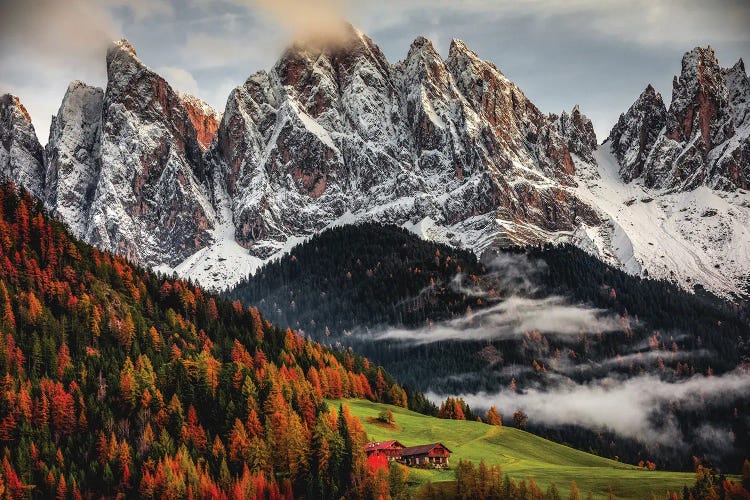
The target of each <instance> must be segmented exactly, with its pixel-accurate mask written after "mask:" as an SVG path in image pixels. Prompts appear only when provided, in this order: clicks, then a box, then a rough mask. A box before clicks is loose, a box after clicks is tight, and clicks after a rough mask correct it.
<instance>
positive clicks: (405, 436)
mask: <svg viewBox="0 0 750 500" xmlns="http://www.w3.org/2000/svg"><path fill="white" fill-rule="evenodd" d="M343 402H344V403H345V404H347V405H348V406H349V409H350V410H351V412H352V414H354V415H356V416H358V417H359V418H360V420H361V421H362V423H363V424H364V426H365V429H366V430H367V433H368V436H369V437H370V438H371V439H372V440H375V441H383V440H387V439H397V440H398V441H400V442H401V443H403V444H404V445H406V446H413V445H417V444H424V443H432V442H436V441H440V442H442V443H443V444H444V445H446V446H447V447H448V448H449V449H450V450H451V451H452V452H453V454H452V455H451V465H455V464H456V463H457V462H458V460H459V459H467V460H471V461H473V462H476V463H479V461H480V460H482V459H484V460H485V461H486V462H487V463H488V464H500V465H501V466H502V468H503V472H504V473H507V474H509V475H510V476H511V477H513V478H514V479H516V480H521V479H526V478H533V479H534V481H535V482H536V483H537V484H539V485H540V486H541V487H542V489H543V490H544V489H546V488H547V486H548V485H549V484H550V483H555V484H556V485H557V487H558V489H559V490H560V492H561V493H562V494H563V496H564V497H567V495H568V487H569V485H570V483H571V481H573V480H575V481H576V483H578V486H579V488H580V490H581V492H582V494H583V495H584V497H585V495H586V493H587V492H589V491H591V492H593V493H594V497H595V498H606V494H607V490H608V488H609V486H611V487H612V490H613V491H614V493H615V496H616V497H617V498H639V499H640V498H650V497H651V493H658V494H659V496H662V495H663V492H664V491H665V490H667V489H669V490H671V491H676V490H677V491H681V490H682V487H683V486H684V485H687V484H691V483H692V482H693V479H694V478H693V474H690V473H682V472H661V471H653V472H652V471H647V470H644V469H639V468H637V467H634V466H631V465H626V464H622V463H620V462H615V461H612V460H608V459H605V458H601V457H598V456H595V455H591V454H589V453H585V452H582V451H579V450H576V449H573V448H569V447H567V446H562V445H559V444H556V443H553V442H551V441H548V440H546V439H542V438H540V437H538V436H535V435H533V434H529V433H527V432H524V431H520V430H518V429H514V428H511V427H493V426H490V425H486V424H482V423H479V422H467V421H455V420H442V419H438V418H434V417H428V416H425V415H420V414H419V413H414V412H411V411H408V410H405V409H403V408H397V407H395V406H388V405H383V404H379V403H372V402H370V401H363V400H356V399H352V400H345V401H343ZM329 403H330V404H332V405H336V406H338V404H339V402H338V401H331V402H329ZM386 407H387V408H390V409H391V410H393V412H394V414H395V423H396V428H389V427H386V426H383V425H382V424H377V423H375V422H374V421H373V418H374V417H376V416H377V414H378V413H379V412H380V411H382V410H383V409H384V408H386ZM410 477H411V479H412V480H414V481H415V482H416V483H425V482H427V481H432V482H438V481H451V480H453V471H452V470H448V471H435V470H420V469H412V473H411V476H410Z"/></svg>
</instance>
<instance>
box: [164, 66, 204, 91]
mask: <svg viewBox="0 0 750 500" xmlns="http://www.w3.org/2000/svg"><path fill="white" fill-rule="evenodd" d="M156 72H157V73H158V74H160V75H161V76H162V77H164V79H165V80H166V81H167V82H169V85H171V86H172V88H173V89H176V90H178V91H179V92H187V93H189V94H193V95H194V96H197V97H200V90H199V88H198V82H197V81H195V77H193V75H192V73H190V72H189V71H187V70H186V69H183V68H177V67H175V66H161V67H159V68H157V69H156Z"/></svg>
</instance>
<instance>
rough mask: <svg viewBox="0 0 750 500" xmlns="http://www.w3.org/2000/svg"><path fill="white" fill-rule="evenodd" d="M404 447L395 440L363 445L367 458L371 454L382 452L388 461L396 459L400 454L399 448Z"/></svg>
mask: <svg viewBox="0 0 750 500" xmlns="http://www.w3.org/2000/svg"><path fill="white" fill-rule="evenodd" d="M404 448H405V447H404V445H403V444H401V443H399V442H398V441H396V440H391V441H378V442H375V443H367V444H366V445H365V453H367V457H368V458H369V457H371V456H373V455H381V454H382V455H385V456H386V457H387V458H388V460H389V461H390V460H398V458H399V457H400V456H401V450H403V449H404Z"/></svg>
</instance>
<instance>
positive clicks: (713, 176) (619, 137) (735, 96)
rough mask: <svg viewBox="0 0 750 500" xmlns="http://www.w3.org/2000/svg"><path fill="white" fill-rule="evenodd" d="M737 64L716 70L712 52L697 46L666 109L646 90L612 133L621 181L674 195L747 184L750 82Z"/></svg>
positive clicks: (688, 54) (676, 81) (749, 174)
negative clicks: (638, 181)
mask: <svg viewBox="0 0 750 500" xmlns="http://www.w3.org/2000/svg"><path fill="white" fill-rule="evenodd" d="M743 66H744V64H742V63H741V62H738V63H737V64H735V66H734V67H733V68H731V69H722V68H721V67H720V66H719V61H718V59H717V57H716V53H715V52H714V50H713V48H712V47H711V46H707V47H695V48H694V49H692V50H690V51H688V52H686V53H685V55H684V56H683V57H682V67H681V71H680V75H679V76H675V77H674V80H673V85H672V87H673V88H672V101H671V102H670V104H669V107H668V108H667V109H666V111H663V110H662V108H663V106H664V105H663V101H662V97H661V95H660V94H659V93H658V92H656V90H655V89H654V88H653V87H652V86H651V85H649V86H648V87H646V90H644V92H642V93H641V95H640V96H639V97H638V99H637V100H636V102H635V103H634V104H633V105H632V106H631V108H630V110H628V112H627V113H625V114H624V115H623V116H622V117H621V119H620V121H618V123H617V125H615V127H614V128H613V129H612V132H611V133H610V144H611V146H612V150H613V153H614V154H615V157H616V158H617V159H618V162H619V163H620V166H621V170H620V172H621V175H622V177H623V178H624V179H625V180H626V181H630V180H633V179H635V178H638V177H642V178H643V181H644V183H645V184H646V185H647V186H648V187H658V188H668V189H677V190H690V189H694V188H695V187H697V186H699V185H701V184H706V185H708V186H710V187H713V188H717V189H722V190H733V189H735V188H737V187H746V186H748V185H749V183H750V181H749V179H748V178H749V177H750V171H748V161H747V156H748V155H749V154H750V138H749V137H748V135H749V134H748V130H746V129H745V127H744V123H745V122H746V117H747V115H748V111H749V110H748V109H747V108H748V106H747V102H748V101H749V100H750V84H748V83H747V76H746V75H745V73H744V70H743ZM636 115H637V116H636ZM638 117H640V118H638ZM662 117H663V118H662ZM644 120H645V121H646V122H648V123H645V125H644ZM662 128H663V130H662ZM626 129H627V130H626ZM633 133H635V134H636V135H632V134H633Z"/></svg>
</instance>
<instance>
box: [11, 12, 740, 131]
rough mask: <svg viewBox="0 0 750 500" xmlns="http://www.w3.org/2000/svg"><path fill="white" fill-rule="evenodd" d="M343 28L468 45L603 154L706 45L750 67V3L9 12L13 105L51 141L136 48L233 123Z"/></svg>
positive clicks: (395, 48) (384, 45)
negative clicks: (71, 92)
mask: <svg viewBox="0 0 750 500" xmlns="http://www.w3.org/2000/svg"><path fill="white" fill-rule="evenodd" d="M340 19H346V20H348V21H349V22H351V23H352V24H354V25H355V26H357V27H358V28H359V29H361V30H362V31H364V32H365V33H366V34H368V35H369V36H370V37H371V38H372V39H373V40H374V41H375V42H376V43H377V44H378V45H379V46H380V48H381V49H382V50H383V52H384V53H385V55H386V57H387V58H388V60H389V61H391V62H396V61H398V60H400V59H403V58H404V57H405V56H406V53H407V51H408V49H409V45H410V44H411V42H412V41H413V39H414V38H416V37H417V36H419V35H423V36H426V37H427V38H429V39H430V40H432V42H433V43H434V45H435V47H436V48H437V50H438V51H439V52H440V53H441V54H442V55H443V56H447V52H448V47H449V45H450V41H451V39H452V38H460V39H462V40H464V41H465V42H466V43H467V44H468V46H469V47H470V48H472V49H473V50H474V51H475V52H477V54H478V55H479V56H480V57H481V58H483V59H486V60H489V61H492V62H493V63H494V64H495V65H496V66H497V67H498V68H500V70H501V71H502V72H503V73H504V74H505V75H506V76H507V77H508V78H510V79H511V80H513V81H514V82H516V83H517V84H518V85H519V86H520V87H521V89H522V90H523V91H524V92H525V93H526V95H527V96H528V97H529V98H530V99H531V100H532V101H533V102H534V103H535V104H536V105H537V106H538V107H539V108H540V109H541V110H542V111H544V112H554V113H559V112H561V111H563V110H570V109H571V108H572V107H573V106H574V105H575V104H579V105H580V107H581V110H582V111H583V112H584V113H585V114H586V115H588V116H589V118H591V119H592V121H593V123H594V127H595V129H596V133H597V137H598V139H599V141H600V142H601V141H602V140H603V139H605V138H606V136H607V134H608V132H609V129H610V128H611V127H612V125H613V124H614V123H615V122H616V121H617V118H618V116H619V115H620V113H622V112H624V111H625V110H627V108H628V107H629V106H630V105H631V104H632V103H633V101H634V100H635V99H636V98H637V97H638V95H639V94H640V92H641V91H642V90H643V89H644V88H645V87H646V85H647V84H649V83H651V84H653V85H654V87H655V88H656V89H657V90H658V91H659V92H661V93H662V95H663V96H664V98H665V100H666V101H667V102H669V99H670V97H671V89H672V78H673V76H674V75H675V74H679V71H680V61H681V58H682V55H683V54H684V53H685V52H686V51H688V50H690V49H692V48H693V47H695V46H698V45H700V46H706V45H711V46H712V47H713V48H714V49H715V50H716V53H717V56H718V59H719V62H720V63H721V64H722V66H731V65H733V64H734V63H735V62H736V61H737V60H738V59H739V58H744V59H745V60H747V61H748V62H750V0H712V1H705V0H683V1H678V0H630V1H624V0H622V1H621V0H515V1H513V0H495V1H491V0H464V1H456V0H433V1H427V0H409V1H401V0H379V1H377V2H372V1H366V0H350V1H344V0H217V1H209V0H66V1H64V2H61V1H59V0H0V93H5V92H10V93H13V94H15V95H17V96H19V97H20V98H21V101H22V102H23V103H24V105H25V106H26V107H27V108H28V110H29V112H30V114H31V116H32V119H33V122H34V124H35V128H36V130H37V134H38V135H39V137H40V140H41V142H42V143H45V142H46V140H47V136H48V133H49V125H50V121H51V117H52V115H53V114H55V113H56V112H57V109H58V108H59V106H60V102H61V100H62V97H63V95H64V93H65V90H66V88H67V86H68V83H69V82H70V81H72V80H83V81H85V82H87V83H89V84H92V85H97V86H101V87H104V86H105V85H106V67H105V53H106V48H107V46H108V44H109V43H110V42H111V41H112V40H115V39H119V38H127V39H128V40H130V42H131V43H132V44H133V46H134V47H135V48H136V51H137V52H138V56H139V57H140V59H141V60H142V61H143V62H144V63H146V64H147V65H148V66H150V67H151V68H152V69H154V70H156V71H157V72H159V73H160V74H161V75H162V76H164V77H165V78H166V79H167V81H169V82H170V84H171V85H172V86H173V87H174V88H175V89H177V90H179V91H184V92H190V93H192V94H195V95H197V96H199V97H201V98H203V99H204V100H206V101H207V102H208V103H209V104H211V105H212V106H213V107H215V108H216V109H218V110H220V111H222V110H223V109H224V105H225V102H226V98H227V96H228V95H229V92H230V90H231V89H232V88H234V87H235V86H237V85H239V84H241V83H242V82H244V81H245V79H246V78H247V77H248V76H250V75H251V74H253V73H255V72H256V71H258V70H261V69H270V68H271V67H272V66H273V64H274V63H275V61H276V60H277V59H278V57H279V56H280V55H281V51H282V50H283V48H284V47H285V46H286V45H288V44H289V43H290V42H291V41H292V40H294V39H296V38H299V37H302V36H306V35H308V34H310V33H316V32H321V31H322V32H325V31H326V30H328V29H330V26H332V25H333V24H334V23H335V22H338V21H339V20H340Z"/></svg>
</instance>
